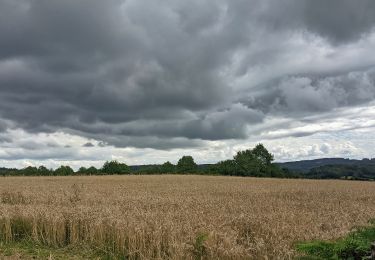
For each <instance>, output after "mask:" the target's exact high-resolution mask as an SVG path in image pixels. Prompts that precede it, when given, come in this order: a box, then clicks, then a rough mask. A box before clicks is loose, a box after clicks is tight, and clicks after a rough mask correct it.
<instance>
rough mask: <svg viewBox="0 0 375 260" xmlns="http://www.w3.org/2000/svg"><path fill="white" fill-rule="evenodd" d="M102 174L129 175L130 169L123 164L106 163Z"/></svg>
mask: <svg viewBox="0 0 375 260" xmlns="http://www.w3.org/2000/svg"><path fill="white" fill-rule="evenodd" d="M102 172H103V173H105V174H129V173H130V168H129V167H128V166H127V165H126V164H125V163H119V162H118V161H107V162H105V163H104V165H103V168H102Z"/></svg>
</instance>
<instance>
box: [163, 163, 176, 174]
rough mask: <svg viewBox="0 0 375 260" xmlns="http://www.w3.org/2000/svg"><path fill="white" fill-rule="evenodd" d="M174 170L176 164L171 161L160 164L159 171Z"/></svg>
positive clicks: (170, 171)
mask: <svg viewBox="0 0 375 260" xmlns="http://www.w3.org/2000/svg"><path fill="white" fill-rule="evenodd" d="M175 171H176V166H175V165H173V164H172V163H170V162H169V161H168V162H165V163H163V164H162V165H161V166H160V172H161V173H174V172H175Z"/></svg>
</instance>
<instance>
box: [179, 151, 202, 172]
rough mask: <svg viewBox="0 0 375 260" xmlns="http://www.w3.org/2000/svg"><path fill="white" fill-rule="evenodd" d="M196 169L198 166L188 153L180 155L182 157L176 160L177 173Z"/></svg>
mask: <svg viewBox="0 0 375 260" xmlns="http://www.w3.org/2000/svg"><path fill="white" fill-rule="evenodd" d="M197 169H198V166H197V164H196V163H195V162H194V159H193V157H191V156H190V155H185V156H182V158H181V159H180V160H178V163H177V172H179V173H194V172H196V171H197Z"/></svg>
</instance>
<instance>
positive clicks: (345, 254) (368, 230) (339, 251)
mask: <svg viewBox="0 0 375 260" xmlns="http://www.w3.org/2000/svg"><path fill="white" fill-rule="evenodd" d="M374 241H375V224H373V223H372V225H371V226H369V227H361V228H358V229H357V230H355V231H353V232H351V233H349V235H348V236H346V237H344V238H342V239H339V240H337V241H333V242H325V241H312V242H303V243H299V244H297V245H296V249H297V250H298V251H300V252H302V253H305V254H306V255H308V256H312V257H317V258H318V259H362V258H365V257H366V256H369V255H370V254H371V252H370V251H371V244H372V243H373V242H374Z"/></svg>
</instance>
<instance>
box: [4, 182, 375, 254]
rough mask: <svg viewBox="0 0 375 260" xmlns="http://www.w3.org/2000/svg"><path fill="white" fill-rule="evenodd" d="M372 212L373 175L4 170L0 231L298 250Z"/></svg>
mask: <svg viewBox="0 0 375 260" xmlns="http://www.w3.org/2000/svg"><path fill="white" fill-rule="evenodd" d="M374 217H375V183H372V182H350V181H316V180H282V179H256V178H239V177H209V176H169V175H164V176H107V177H93V176H91V177H5V178H1V180H0V237H1V238H2V239H3V241H14V240H20V239H23V238H24V237H26V236H27V237H31V238H32V239H34V240H36V241H38V242H39V243H42V244H46V245H51V246H66V245H74V244H77V245H78V244H82V243H84V244H89V245H91V246H94V247H96V248H99V249H100V250H104V251H106V252H107V253H108V254H109V255H113V256H126V257H128V258H131V259H206V258H208V259H254V258H256V259H266V258H272V259H273V258H282V259H285V258H292V257H293V256H295V254H296V252H295V251H294V250H293V243H294V242H295V241H300V240H311V239H333V238H337V237H341V236H343V235H345V234H346V233H347V232H348V231H349V230H350V229H351V228H352V227H354V226H357V225H363V224H366V222H367V221H368V220H370V219H371V218H374Z"/></svg>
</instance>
